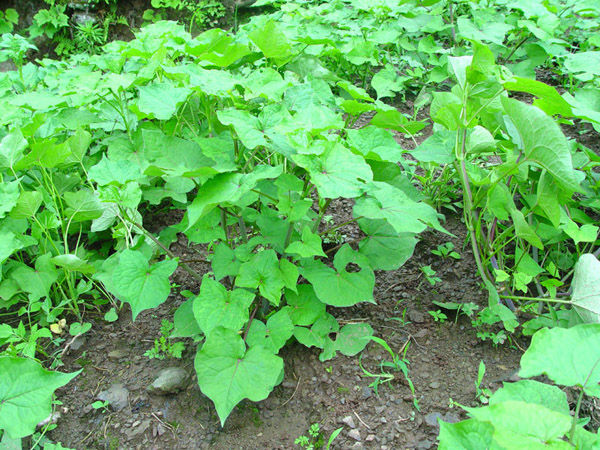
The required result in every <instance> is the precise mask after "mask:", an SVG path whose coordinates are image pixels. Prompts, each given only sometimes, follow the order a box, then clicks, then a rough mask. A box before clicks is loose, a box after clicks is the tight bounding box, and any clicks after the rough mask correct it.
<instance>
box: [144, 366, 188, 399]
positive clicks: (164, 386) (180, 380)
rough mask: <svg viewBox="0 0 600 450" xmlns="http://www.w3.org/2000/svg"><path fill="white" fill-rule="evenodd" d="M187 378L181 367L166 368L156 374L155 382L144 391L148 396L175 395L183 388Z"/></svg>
mask: <svg viewBox="0 0 600 450" xmlns="http://www.w3.org/2000/svg"><path fill="white" fill-rule="evenodd" d="M187 378H188V374H187V372H186V371H185V370H184V369H182V368H181V367H168V368H166V369H163V370H161V371H160V372H159V373H158V377H157V378H156V380H154V382H153V383H152V384H151V385H150V386H148V387H147V388H146V390H147V391H148V392H149V393H150V394H159V395H168V394H175V393H177V392H179V391H181V390H182V389H183V388H184V387H185V384H186V382H187Z"/></svg>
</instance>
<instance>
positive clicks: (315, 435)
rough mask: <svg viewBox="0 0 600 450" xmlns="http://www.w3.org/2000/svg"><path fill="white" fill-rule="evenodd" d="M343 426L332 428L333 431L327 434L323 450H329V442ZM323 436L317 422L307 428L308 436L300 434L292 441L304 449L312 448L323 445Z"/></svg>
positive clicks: (311, 449) (310, 449) (309, 449)
mask: <svg viewBox="0 0 600 450" xmlns="http://www.w3.org/2000/svg"><path fill="white" fill-rule="evenodd" d="M343 428H344V427H340V428H338V429H337V430H334V431H333V433H331V435H330V436H329V439H328V440H327V444H325V450H329V447H330V446H331V443H332V442H333V441H334V440H335V438H337V437H338V434H340V432H341V431H342V429H343ZM323 443H324V437H323V433H322V432H321V426H320V425H319V424H318V423H313V424H312V425H311V426H310V428H309V429H308V436H306V435H302V436H298V437H297V438H296V440H295V441H294V444H296V445H299V446H300V447H302V448H304V449H306V450H313V449H317V448H321V447H323Z"/></svg>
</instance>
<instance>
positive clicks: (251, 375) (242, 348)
mask: <svg viewBox="0 0 600 450" xmlns="http://www.w3.org/2000/svg"><path fill="white" fill-rule="evenodd" d="M194 367H195V368H196V374H197V375H198V385H199V386H200V390H201V391H202V393H203V394H204V395H206V396H207V397H208V398H210V399H211V400H212V401H213V403H214V404H215V408H216V410H217V414H218V415H219V419H220V420H221V426H222V425H223V424H224V423H225V420H226V419H227V417H228V416H229V414H230V413H231V410H232V409H233V408H234V407H235V405H237V404H238V403H239V402H240V401H242V400H243V399H245V398H247V399H249V400H251V401H253V402H258V401H261V400H264V399H265V398H267V397H268V396H269V394H270V393H271V391H272V390H273V388H274V387H275V385H276V384H277V382H278V381H279V379H280V377H281V373H282V372H283V360H282V359H281V358H280V357H279V356H276V355H274V354H273V353H272V352H270V351H268V350H266V349H265V348H263V347H261V346H255V347H251V348H249V349H246V344H244V341H243V340H242V338H241V336H239V335H238V334H237V333H236V332H235V331H233V330H228V329H225V328H222V327H218V328H216V329H214V330H213V331H212V333H211V334H210V336H208V337H207V339H206V342H205V343H204V345H203V346H202V348H201V349H200V350H198V353H197V354H196V359H195V361H194Z"/></svg>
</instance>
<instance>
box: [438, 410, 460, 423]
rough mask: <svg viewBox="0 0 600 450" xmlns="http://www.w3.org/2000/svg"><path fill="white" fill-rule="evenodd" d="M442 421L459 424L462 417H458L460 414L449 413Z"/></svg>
mask: <svg viewBox="0 0 600 450" xmlns="http://www.w3.org/2000/svg"><path fill="white" fill-rule="evenodd" d="M442 420H443V421H444V422H447V423H457V422H460V417H458V414H456V413H453V412H447V413H446V414H444V417H443V418H442Z"/></svg>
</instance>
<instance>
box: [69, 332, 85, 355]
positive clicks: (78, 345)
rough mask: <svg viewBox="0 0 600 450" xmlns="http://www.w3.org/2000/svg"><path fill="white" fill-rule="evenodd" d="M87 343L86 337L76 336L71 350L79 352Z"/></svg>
mask: <svg viewBox="0 0 600 450" xmlns="http://www.w3.org/2000/svg"><path fill="white" fill-rule="evenodd" d="M85 341H86V337H85V336H84V335H82V334H80V335H79V336H75V338H74V339H73V342H71V347H70V349H71V350H73V351H77V350H79V349H80V348H81V347H83V345H84V344H85Z"/></svg>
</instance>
